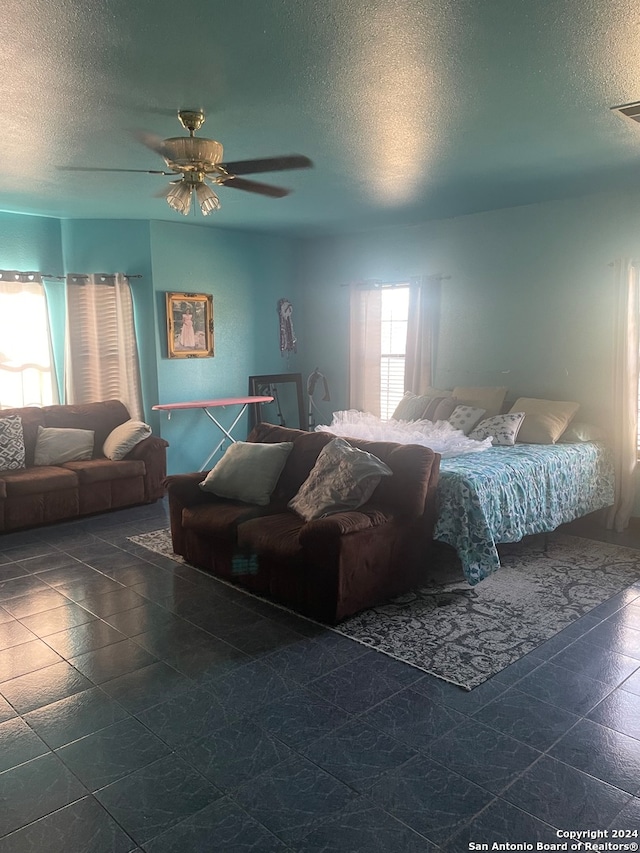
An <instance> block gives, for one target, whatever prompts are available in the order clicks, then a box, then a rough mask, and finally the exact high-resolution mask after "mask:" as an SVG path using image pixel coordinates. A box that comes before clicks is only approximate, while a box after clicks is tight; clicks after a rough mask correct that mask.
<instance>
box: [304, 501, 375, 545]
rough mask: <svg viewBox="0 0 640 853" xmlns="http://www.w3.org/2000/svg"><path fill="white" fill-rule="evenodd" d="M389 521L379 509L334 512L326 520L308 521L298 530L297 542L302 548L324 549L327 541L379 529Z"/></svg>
mask: <svg viewBox="0 0 640 853" xmlns="http://www.w3.org/2000/svg"><path fill="white" fill-rule="evenodd" d="M390 520H391V516H390V515H389V514H388V513H386V512H384V511H383V510H379V509H371V510H368V511H366V512H360V511H358V510H349V511H348V512H336V513H335V514H334V515H329V516H327V517H326V518H317V519H315V520H314V521H308V522H307V523H306V524H305V525H304V526H303V527H302V529H301V530H300V534H299V541H300V544H301V545H302V546H303V547H304V548H323V547H326V543H327V541H335V540H337V539H339V538H340V537H341V536H346V535H347V534H349V533H357V532H358V531H360V530H369V529H370V528H372V527H380V525H382V524H387V522H389V521H390Z"/></svg>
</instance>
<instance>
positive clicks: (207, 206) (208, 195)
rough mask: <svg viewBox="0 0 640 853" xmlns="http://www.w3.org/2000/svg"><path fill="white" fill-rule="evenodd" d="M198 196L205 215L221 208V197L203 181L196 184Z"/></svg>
mask: <svg viewBox="0 0 640 853" xmlns="http://www.w3.org/2000/svg"><path fill="white" fill-rule="evenodd" d="M196 198H197V199H198V204H199V205H200V210H201V211H202V215H203V216H208V215H209V214H210V213H213V211H214V210H220V199H219V198H218V196H217V195H216V194H215V193H214V191H213V190H212V189H211V187H208V186H207V185H206V184H205V183H204V182H203V181H200V182H199V183H198V184H196Z"/></svg>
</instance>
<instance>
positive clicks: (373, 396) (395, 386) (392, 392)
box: [349, 282, 409, 419]
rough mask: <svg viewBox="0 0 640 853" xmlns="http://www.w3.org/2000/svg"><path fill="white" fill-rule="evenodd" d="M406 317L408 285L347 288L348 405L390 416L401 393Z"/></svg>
mask: <svg viewBox="0 0 640 853" xmlns="http://www.w3.org/2000/svg"><path fill="white" fill-rule="evenodd" d="M408 316H409V284H408V283H405V282H400V283H398V284H383V285H376V286H373V285H356V286H354V287H353V288H352V291H351V330H350V393H349V405H350V406H351V408H355V409H360V410H361V411H364V412H371V413H372V414H374V415H378V416H379V417H381V418H384V419H387V418H389V417H391V415H392V413H393V411H394V409H395V407H396V406H397V404H398V402H399V401H400V399H401V397H402V395H403V394H404V383H405V378H404V372H405V370H404V369H405V353H406V342H407V323H408Z"/></svg>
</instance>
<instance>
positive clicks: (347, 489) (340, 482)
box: [288, 438, 393, 521]
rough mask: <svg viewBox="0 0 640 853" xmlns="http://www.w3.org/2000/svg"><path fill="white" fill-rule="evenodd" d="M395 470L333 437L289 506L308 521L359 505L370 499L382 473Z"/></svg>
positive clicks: (371, 455)
mask: <svg viewBox="0 0 640 853" xmlns="http://www.w3.org/2000/svg"><path fill="white" fill-rule="evenodd" d="M392 473H393V472H392V471H391V468H389V467H388V466H387V465H385V464H384V462H382V461H381V460H380V459H378V457H377V456H374V455H373V454H372V453H367V452H366V451H365V450H359V449H358V448H357V447H352V446H351V445H350V444H349V442H348V441H345V440H344V438H334V439H333V441H330V442H329V444H326V445H325V446H324V447H323V448H322V450H321V451H320V453H319V454H318V458H317V460H316V464H315V465H314V466H313V468H312V469H311V473H310V474H309V476H308V477H307V479H306V480H305V481H304V483H303V484H302V485H301V486H300V489H299V490H298V493H297V494H296V495H295V496H294V497H293V498H292V499H291V500H290V501H289V504H288V506H289V508H290V509H292V510H293V511H294V512H296V513H297V514H298V515H300V516H301V517H302V518H304V520H305V521H311V520H312V519H314V518H322V517H323V516H325V515H332V514H333V513H336V512H344V511H345V510H350V509H357V508H358V507H359V506H362V504H364V503H366V502H367V501H368V500H369V498H370V497H371V495H372V494H373V493H374V491H375V488H376V486H377V485H378V483H379V482H380V479H381V477H388V476H390V475H391V474H392Z"/></svg>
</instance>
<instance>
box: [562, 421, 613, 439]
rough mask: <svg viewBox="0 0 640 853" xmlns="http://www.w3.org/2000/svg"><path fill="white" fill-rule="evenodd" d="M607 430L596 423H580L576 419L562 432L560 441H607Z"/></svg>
mask: <svg viewBox="0 0 640 853" xmlns="http://www.w3.org/2000/svg"><path fill="white" fill-rule="evenodd" d="M606 440H607V431H606V430H604V429H602V427H599V426H595V424H585V423H578V422H577V421H574V422H573V423H570V424H569V426H568V427H567V428H566V430H565V431H564V432H563V433H562V435H561V436H560V438H559V439H558V441H559V442H572V443H573V442H576V441H606Z"/></svg>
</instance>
